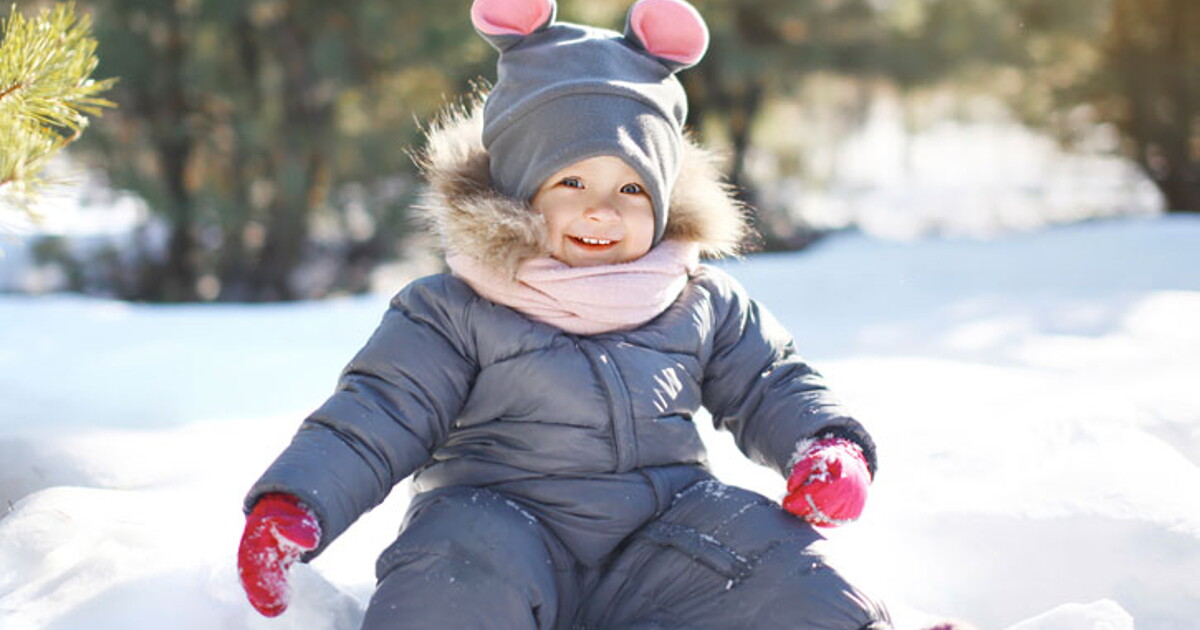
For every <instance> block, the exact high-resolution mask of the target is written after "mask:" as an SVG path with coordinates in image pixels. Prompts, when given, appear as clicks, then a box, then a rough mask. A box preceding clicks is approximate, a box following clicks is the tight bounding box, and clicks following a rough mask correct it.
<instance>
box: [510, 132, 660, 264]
mask: <svg viewBox="0 0 1200 630" xmlns="http://www.w3.org/2000/svg"><path fill="white" fill-rule="evenodd" d="M531 203H532V205H533V209H534V210H536V211H538V212H539V213H541V215H542V216H543V217H545V219H546V228H547V232H548V237H549V243H548V247H549V249H550V255H551V256H553V257H554V258H556V259H558V260H560V261H562V262H564V263H566V264H568V265H570V266H572V267H590V266H593V265H611V264H616V263H623V262H629V261H631V260H636V259H638V258H641V257H642V256H643V255H645V253H646V252H648V251H650V246H651V245H652V244H653V242H654V206H653V204H652V203H651V201H650V196H649V194H647V191H646V184H645V183H644V182H643V181H642V178H641V177H640V176H639V175H638V174H637V171H635V170H633V168H632V167H631V166H629V164H627V163H626V162H625V161H624V160H622V159H620V158H618V157H613V156H607V155H602V156H597V157H591V158H587V159H584V160H580V161H578V162H575V163H574V164H571V165H570V166H567V167H566V168H564V169H562V170H560V171H558V172H557V173H555V174H553V175H551V176H550V177H549V178H548V179H546V181H545V182H544V183H543V184H542V186H541V188H539V189H538V191H537V193H536V194H535V195H534V196H533V201H532V202H531Z"/></svg>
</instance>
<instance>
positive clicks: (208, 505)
mask: <svg viewBox="0 0 1200 630" xmlns="http://www.w3.org/2000/svg"><path fill="white" fill-rule="evenodd" d="M1198 244H1200V219H1197V218H1180V217H1153V218H1138V219H1120V220H1116V219H1114V220H1106V221H1093V222H1088V223H1081V224H1076V225H1071V226H1064V227H1056V228H1052V229H1046V230H1043V231H1039V232H1031V233H1025V234H1009V235H1006V236H1003V237H999V238H994V239H990V240H976V239H965V238H964V239H945V238H944V239H925V240H915V241H912V242H905V243H898V242H884V241H877V240H872V239H871V238H869V237H866V236H862V235H860V234H854V233H846V234H841V235H838V236H835V237H832V238H830V239H828V240H827V241H825V242H823V243H821V244H819V245H818V246H817V247H816V248H815V249H813V250H811V251H810V252H807V253H801V254H788V255H763V256H756V257H753V258H750V259H747V260H745V261H743V262H737V263H731V264H727V265H726V267H727V268H728V269H729V270H731V271H732V272H733V273H734V274H735V275H736V276H738V277H739V278H740V279H741V280H742V281H743V282H744V283H745V284H746V286H747V288H748V289H749V290H750V292H751V294H752V295H754V296H755V297H757V298H758V299H759V300H761V301H762V302H764V303H765V304H766V305H767V306H768V307H769V308H771V310H772V311H773V312H774V313H775V315H776V316H777V317H778V318H779V319H780V320H781V321H782V322H783V323H784V324H785V325H786V326H787V327H788V328H789V329H791V330H792V331H793V333H794V334H795V335H796V337H797V344H798V347H799V348H800V349H801V351H802V352H803V353H804V354H805V355H806V356H807V357H808V358H809V359H810V360H811V362H812V363H813V364H814V365H815V366H816V367H818V368H819V369H820V370H821V371H822V372H824V373H825V374H826V376H828V377H829V379H830V381H831V382H832V384H833V386H834V387H835V389H836V390H837V391H838V392H840V393H841V394H842V396H843V397H844V398H845V399H846V401H847V403H848V404H849V405H850V406H851V407H852V408H854V409H855V410H857V412H858V415H860V416H861V417H862V418H863V419H864V420H865V421H866V422H868V424H869V426H870V427H871V429H872V431H873V433H874V435H875V437H876V439H877V441H878V442H879V448H880V461H881V468H880V472H879V476H878V478H877V480H876V482H875V485H874V487H873V489H872V496H871V499H870V501H869V503H868V506H867V511H866V513H865V514H864V515H863V518H862V519H861V520H860V521H858V522H857V523H854V524H852V525H849V526H846V527H843V528H840V529H837V530H833V531H831V532H829V541H828V542H827V543H824V546H825V548H826V551H827V552H828V553H829V554H830V555H832V556H834V557H835V558H836V559H837V561H838V562H840V563H841V565H842V566H843V567H844V568H845V570H846V572H847V573H849V574H850V575H852V576H853V577H854V579H856V580H857V581H858V582H860V583H861V584H862V585H863V586H865V587H867V588H868V589H870V590H872V591H873V592H875V593H877V594H880V595H882V596H884V597H885V598H886V599H887V600H888V602H889V605H890V606H891V607H892V610H893V613H894V614H895V616H896V617H897V621H898V622H899V625H900V627H901V628H917V627H920V626H921V625H922V624H924V623H928V622H929V621H930V620H933V619H942V618H958V619H963V620H966V621H969V622H971V623H973V624H975V625H977V626H978V627H979V628H981V629H993V628H995V629H1004V628H1007V629H1008V630H1050V629H1054V630H1129V629H1132V628H1134V624H1135V622H1136V624H1137V627H1139V628H1142V629H1143V630H1146V629H1149V630H1184V629H1189V630H1190V629H1192V628H1194V627H1195V625H1196V622H1195V620H1196V619H1197V618H1200V570H1197V568H1198V567H1200V492H1197V490H1198V489H1200V395H1197V393H1196V384H1197V383H1198V382H1200V326H1197V322H1200V265H1198V264H1197V262H1200V249H1198V248H1197V245H1198ZM2 264H4V263H3V262H0V265H2ZM388 297H389V296H388V295H384V294H378V295H369V296H365V297H357V298H346V299H339V300H332V301H328V302H323V303H306V304H292V305H269V306H263V305H260V306H245V305H243V306H230V305H220V306H215V305H209V306H148V305H133V304H125V303H119V302H113V301H104V300H94V299H85V298H80V297H67V296H44V297H37V298H34V297H17V296H5V297H0V514H3V517H0V630H27V629H35V628H37V629H42V628H45V629H51V630H84V629H87V630H95V629H98V628H99V629H107V628H113V629H116V628H120V629H122V630H126V629H140V628H163V627H170V628H178V629H182V630H191V629H195V630H200V629H205V630H207V629H211V628H229V629H243V628H245V629H254V628H264V629H265V628H296V629H299V628H304V629H322V628H328V629H338V630H341V629H348V628H355V627H357V623H358V620H359V619H360V618H361V614H362V608H363V606H364V605H365V602H366V601H367V598H369V596H370V593H371V589H372V585H373V575H372V572H373V564H374V560H375V556H376V555H377V554H378V553H379V552H380V551H381V550H382V549H383V548H384V547H385V546H386V545H387V544H389V543H390V542H391V540H392V538H393V536H394V535H395V531H396V528H397V527H398V525H399V523H400V519H401V516H402V514H403V510H404V507H405V504H406V502H407V499H408V489H407V487H406V484H403V485H402V487H401V488H399V489H398V490H397V491H396V492H393V494H392V497H390V498H389V500H388V501H387V502H386V503H385V504H384V505H382V506H380V507H379V508H377V509H376V510H375V511H373V512H371V513H370V514H368V515H367V516H365V517H364V518H363V519H362V520H360V521H359V523H357V524H356V525H355V526H354V527H353V528H351V530H350V531H349V532H347V534H346V535H345V536H343V537H342V538H341V539H339V540H338V541H336V542H335V543H334V544H333V546H332V547H331V548H330V549H329V550H328V552H327V553H326V554H325V555H323V556H322V557H321V558H319V559H318V560H317V561H315V562H314V563H313V564H312V565H308V566H301V567H298V569H297V571H296V574H295V576H294V591H295V592H294V597H293V604H292V607H291V608H290V609H289V611H288V612H287V613H285V614H284V615H283V616H281V617H279V618H277V619H274V620H268V619H265V618H262V617H260V616H258V615H257V614H256V613H255V612H254V611H253V609H252V608H251V607H250V606H249V604H247V603H246V602H245V601H244V598H243V596H242V594H241V589H240V587H239V585H238V583H237V578H236V569H235V568H234V562H235V550H236V546H237V541H238V537H239V536H240V534H241V526H242V514H241V506H240V503H241V498H242V494H243V493H244V492H245V490H246V489H247V487H248V486H249V484H250V483H251V482H252V481H253V480H254V479H255V478H256V477H257V475H258V474H259V473H260V472H261V471H262V470H263V469H264V468H265V467H266V465H267V464H268V463H269V462H270V460H271V459H272V458H273V457H274V456H275V455H276V454H277V453H278V452H279V450H280V449H282V448H283V446H284V445H286V444H287V441H288V440H289V439H290V437H291V434H292V432H293V431H294V430H295V428H296V425H297V424H298V422H299V421H300V420H301V419H302V417H303V416H304V415H305V413H306V412H307V411H309V410H311V409H312V408H314V407H316V406H317V405H318V404H319V403H320V402H321V401H322V400H323V399H324V397H325V396H326V395H327V394H328V393H329V392H330V391H331V388H332V386H333V383H334V379H335V378H336V376H337V374H338V372H339V371H340V370H341V368H342V366H343V365H344V364H345V362H346V361H347V360H348V359H349V357H350V356H351V354H352V353H353V352H354V351H355V350H357V348H358V347H359V346H360V345H361V343H362V342H363V341H364V340H365V338H366V336H367V335H368V334H369V333H370V332H371V330H372V329H373V328H374V326H375V324H376V323H377V322H378V320H379V317H380V315H381V314H382V311H383V309H384V307H385V305H386V301H387V299H388ZM705 437H706V440H708V441H709V442H710V445H711V456H712V459H713V462H714V467H715V468H716V469H717V470H718V472H719V473H720V474H721V475H722V476H723V477H724V479H725V480H726V481H730V482H734V483H738V484H742V485H745V486H748V487H752V488H754V489H756V490H758V491H760V492H763V493H765V494H768V495H769V496H774V497H778V496H779V495H780V494H781V492H782V485H783V484H782V480H780V479H777V478H776V477H775V476H774V475H773V474H772V473H770V472H768V471H766V470H765V469H761V468H758V467H755V466H753V465H751V464H748V463H746V462H745V460H744V459H742V458H741V457H740V455H739V454H737V453H736V451H734V450H733V448H732V446H731V442H730V440H729V439H728V438H727V436H724V435H714V434H712V433H711V432H710V431H706V432H705Z"/></svg>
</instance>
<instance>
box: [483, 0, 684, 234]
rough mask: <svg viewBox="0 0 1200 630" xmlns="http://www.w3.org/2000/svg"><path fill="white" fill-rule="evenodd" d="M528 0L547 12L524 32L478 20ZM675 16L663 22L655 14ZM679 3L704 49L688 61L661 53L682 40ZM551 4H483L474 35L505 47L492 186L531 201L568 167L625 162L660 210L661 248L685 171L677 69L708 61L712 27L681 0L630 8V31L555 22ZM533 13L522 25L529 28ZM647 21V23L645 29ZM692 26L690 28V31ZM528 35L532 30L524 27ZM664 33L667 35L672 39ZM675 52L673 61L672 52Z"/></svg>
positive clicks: (486, 137) (498, 0)
mask: <svg viewBox="0 0 1200 630" xmlns="http://www.w3.org/2000/svg"><path fill="white" fill-rule="evenodd" d="M522 2H524V3H525V4H526V5H527V6H525V7H521V8H525V9H530V8H531V7H530V6H528V5H531V4H532V5H539V6H536V7H532V8H534V9H541V13H540V14H538V15H536V17H532V19H534V20H540V21H539V23H537V24H529V25H528V26H526V27H525V28H524V29H520V30H510V29H508V28H505V27H497V26H495V24H494V23H492V22H489V21H487V18H486V17H485V18H484V19H483V20H481V19H480V17H479V16H478V15H477V13H478V11H479V8H480V7H481V6H484V5H487V6H484V9H485V10H491V11H497V10H502V11H503V10H506V11H511V10H513V5H515V4H521V3H522ZM664 5H665V6H666V10H667V11H668V14H665V15H664V14H662V13H660V14H659V15H657V16H655V15H654V14H653V13H651V12H652V11H655V10H662V9H663V7H664ZM680 6H682V7H684V8H686V10H687V11H690V12H691V14H693V15H694V19H695V22H696V23H697V24H698V25H699V26H698V27H699V29H701V31H702V33H701V34H702V41H703V44H702V45H701V47H700V48H699V50H694V49H695V48H696V44H695V43H694V41H696V40H697V34H696V33H695V31H694V29H695V28H696V25H695V24H693V25H690V28H692V29H693V31H692V32H691V33H689V34H685V35H684V36H683V37H682V39H683V40H685V42H686V41H687V40H688V37H691V40H692V42H693V43H690V44H685V48H686V47H687V46H689V45H690V46H691V48H692V50H687V51H685V52H684V53H683V54H682V55H681V54H680V53H677V52H667V53H664V52H659V53H658V54H655V53H652V52H650V51H651V50H659V51H661V50H662V49H663V48H664V44H663V43H662V42H655V41H651V42H649V43H648V42H647V41H646V40H647V39H653V38H656V37H657V38H659V39H660V40H663V39H665V40H669V41H667V42H666V47H670V45H671V44H675V45H676V48H678V42H679V40H680V39H681V38H680V37H678V36H675V37H674V39H673V40H672V39H671V38H672V36H673V35H675V34H674V33H671V32H669V31H670V30H671V29H675V30H678V29H677V28H676V24H677V23H678V22H679V20H678V19H677V18H678V15H679V14H678V13H675V14H674V15H672V14H670V11H676V12H678V11H681V10H684V9H681V8H680ZM554 15H555V6H554V3H553V1H552V0H537V1H536V2H535V1H534V0H529V1H528V2H525V0H476V7H474V8H473V10H472V17H473V18H474V19H475V26H476V30H478V31H479V33H480V34H481V35H482V36H483V37H484V38H485V39H487V40H488V41H489V42H490V43H491V44H492V45H493V46H494V47H495V48H496V49H497V50H499V51H500V60H499V62H498V64H497V80H496V84H495V86H494V87H493V88H492V91H491V93H490V94H489V95H488V97H487V103H486V105H485V106H484V110H483V145H484V147H485V148H486V149H487V152H488V155H489V157H490V164H491V166H490V168H491V177H492V182H493V185H494V186H495V187H496V188H497V189H498V190H499V191H500V192H502V193H504V194H505V195H508V196H511V197H513V198H516V199H521V200H529V199H531V198H532V197H533V196H534V194H535V193H537V191H538V188H539V187H540V186H541V185H542V183H543V182H544V181H545V180H546V178H548V177H550V176H551V175H553V174H554V173H555V172H557V171H558V170H560V169H562V168H563V167H565V166H567V165H569V164H571V163H574V162H577V161H579V160H583V159H586V158H589V157H595V156H598V155H611V156H616V157H619V158H622V159H624V160H625V161H626V162H628V163H629V165H630V166H632V167H633V168H634V169H635V170H636V171H637V172H638V174H639V175H640V176H641V177H642V179H643V181H644V182H645V184H646V186H647V189H648V190H647V192H648V193H649V195H650V199H651V201H652V202H653V204H654V243H658V242H659V240H660V239H661V238H662V235H663V231H664V229H665V227H666V223H667V208H668V200H669V199H670V196H671V185H672V183H673V182H674V181H675V177H676V176H677V175H678V174H679V167H680V161H681V156H682V152H683V122H684V119H685V118H686V117H687V96H686V94H685V93H684V90H683V86H682V85H681V84H680V83H679V81H678V80H677V79H676V78H675V72H677V71H678V70H681V69H683V68H686V67H689V66H691V65H692V64H694V63H695V62H696V61H698V60H699V57H700V56H701V55H703V52H704V50H703V46H706V45H707V30H706V29H705V28H704V25H703V21H702V20H701V19H700V17H699V14H698V13H695V10H694V9H692V8H691V6H690V5H688V4H686V3H685V2H682V0H642V1H641V2H639V3H638V5H635V6H634V7H633V8H631V9H630V12H629V17H628V18H627V20H626V28H625V33H624V34H621V33H617V32H616V31H610V30H606V29H598V28H592V27H588V26H582V25H578V24H571V23H566V22H555V21H554ZM530 17H531V16H528V15H526V16H525V17H524V19H525V20H526V21H527V22H528V21H529V19H530ZM647 25H648V26H647ZM688 27H689V26H688V25H685V28H688ZM526 29H528V30H529V31H530V32H528V34H522V31H524V30H526ZM664 29H665V30H666V31H667V32H665V34H664ZM664 55H667V56H664Z"/></svg>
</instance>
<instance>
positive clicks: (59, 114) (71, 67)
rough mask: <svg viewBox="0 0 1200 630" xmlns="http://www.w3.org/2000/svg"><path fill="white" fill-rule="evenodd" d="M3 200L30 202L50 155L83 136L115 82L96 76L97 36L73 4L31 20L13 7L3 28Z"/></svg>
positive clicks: (0, 130) (0, 136) (0, 73)
mask: <svg viewBox="0 0 1200 630" xmlns="http://www.w3.org/2000/svg"><path fill="white" fill-rule="evenodd" d="M0 33H2V34H0V196H2V197H0V200H5V201H8V202H10V203H13V204H14V205H18V206H22V207H24V206H25V204H26V203H27V202H28V201H29V200H30V199H31V198H32V195H33V194H34V193H35V192H36V190H37V188H38V186H39V185H40V184H41V183H42V181H41V178H40V177H39V172H40V171H41V169H42V168H43V166H44V165H45V163H46V161H47V160H48V159H49V158H50V157H51V156H52V155H54V154H55V153H56V152H58V151H59V150H61V149H62V148H63V147H65V146H67V145H68V144H71V143H72V142H74V141H75V140H76V139H77V138H79V136H80V134H82V133H83V130H84V129H85V128H86V127H87V126H88V116H95V115H98V114H99V112H100V108H102V107H108V106H111V105H112V104H111V103H109V102H108V101H105V100H103V99H101V98H99V96H98V95H99V94H100V93H101V92H103V91H104V90H106V89H108V88H109V87H110V86H111V85H112V84H113V80H111V79H109V80H105V81H95V80H93V79H92V78H91V76H92V72H93V71H94V70H95V69H96V65H97V63H98V60H97V57H96V41H95V40H94V39H93V38H92V37H91V22H90V20H89V19H88V17H87V16H83V17H81V18H77V17H76V15H75V7H74V4H73V3H68V4H58V5H56V6H54V7H53V8H51V9H46V10H43V11H41V12H40V13H39V14H38V15H37V16H36V17H34V18H33V19H27V18H26V17H25V16H23V15H22V14H21V13H19V12H18V11H17V8H16V5H13V6H12V8H11V9H10V10H9V14H8V18H7V19H6V20H5V21H4V22H3V25H2V26H0Z"/></svg>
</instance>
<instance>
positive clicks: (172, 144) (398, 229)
mask: <svg viewBox="0 0 1200 630" xmlns="http://www.w3.org/2000/svg"><path fill="white" fill-rule="evenodd" d="M89 5H90V8H91V9H92V10H93V12H94V15H95V19H96V32H97V37H98V38H99V39H100V41H101V45H102V46H103V47H104V50H105V56H104V60H103V65H102V67H101V69H102V70H103V71H106V72H109V73H111V74H114V75H118V76H121V77H122V82H121V85H120V86H118V87H117V89H116V91H115V98H116V99H117V100H119V101H120V102H121V104H122V106H121V110H120V111H119V112H117V113H116V114H115V115H113V116H109V117H106V119H105V124H104V125H101V126H99V127H98V128H97V132H98V133H96V134H89V137H88V138H87V142H86V144H87V146H88V147H89V148H90V149H93V150H94V153H95V154H96V155H95V156H94V157H95V159H94V160H93V163H94V164H96V165H97V166H99V167H101V168H103V169H104V170H105V171H106V172H107V174H108V175H109V177H110V179H111V180H112V181H113V182H114V184H115V185H116V186H119V187H122V188H126V189H129V190H132V191H134V192H136V193H137V194H139V195H140V196H141V197H143V198H144V199H146V200H147V203H148V205H149V206H150V207H151V209H152V211H153V212H154V214H155V216H156V219H157V221H159V222H160V223H161V224H162V225H163V226H164V227H165V228H166V232H167V233H168V234H169V236H168V237H167V239H166V240H167V242H166V246H165V247H162V248H155V247H149V246H148V247H146V248H145V250H144V251H143V252H142V253H141V257H140V258H141V260H140V263H139V270H138V274H137V279H136V281H134V282H132V283H131V284H130V286H127V287H124V288H122V289H120V292H121V293H122V294H123V295H125V296H126V297H133V298H138V299H147V300H165V301H177V300H183V301H188V300H196V299H210V298H214V297H215V298H216V299H222V300H240V301H259V300H289V299H300V298H311V297H320V296H322V295H328V294H329V293H332V292H354V291H361V290H364V289H365V288H367V280H368V276H367V274H368V272H369V271H370V269H371V268H372V267H373V266H374V265H375V264H377V263H378V262H379V261H380V260H383V259H387V258H389V257H393V256H395V255H396V253H397V251H398V243H399V242H400V241H401V237H402V236H403V233H404V231H405V226H404V223H403V219H404V209H405V208H406V206H407V205H408V203H409V202H410V201H411V197H412V195H413V194H415V192H416V185H415V181H414V180H415V178H414V177H413V175H414V168H413V167H412V165H411V161H410V159H409V157H408V155H407V153H406V149H407V148H408V147H409V146H411V145H412V144H413V143H414V142H415V141H416V140H417V138H418V126H417V123H416V121H417V120H420V119H425V118H427V117H428V116H429V115H430V114H431V113H433V112H434V111H435V110H437V109H438V108H439V107H441V106H442V105H443V104H444V102H445V100H446V99H447V98H450V97H451V96H453V95H455V94H458V93H461V92H463V91H464V90H465V89H466V87H467V81H468V79H469V78H470V77H472V76H475V75H477V74H479V70H480V67H481V66H480V64H481V63H482V62H484V61H485V60H486V59H488V57H487V54H486V50H487V44H486V43H485V42H483V41H482V40H481V39H480V38H478V37H477V36H476V35H475V34H474V33H473V32H472V31H471V28H470V23H469V21H468V20H466V18H465V15H466V13H465V11H466V9H465V7H464V5H463V4H460V3H458V2H442V3H428V2H424V1H419V0H355V1H354V2H323V1H317V0H181V1H179V2H158V1H157V0H91V1H90V2H89ZM472 60H474V63H475V64H476V65H474V66H472Z"/></svg>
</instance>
